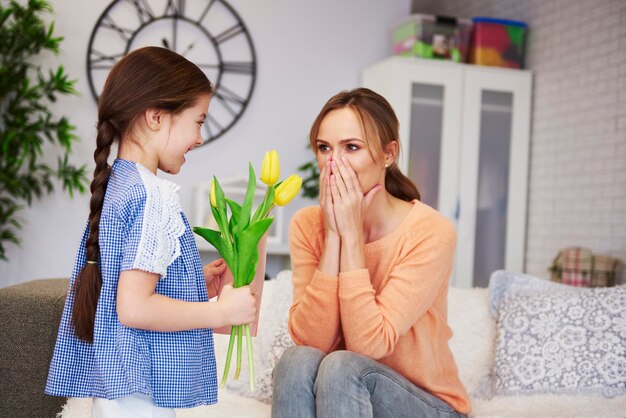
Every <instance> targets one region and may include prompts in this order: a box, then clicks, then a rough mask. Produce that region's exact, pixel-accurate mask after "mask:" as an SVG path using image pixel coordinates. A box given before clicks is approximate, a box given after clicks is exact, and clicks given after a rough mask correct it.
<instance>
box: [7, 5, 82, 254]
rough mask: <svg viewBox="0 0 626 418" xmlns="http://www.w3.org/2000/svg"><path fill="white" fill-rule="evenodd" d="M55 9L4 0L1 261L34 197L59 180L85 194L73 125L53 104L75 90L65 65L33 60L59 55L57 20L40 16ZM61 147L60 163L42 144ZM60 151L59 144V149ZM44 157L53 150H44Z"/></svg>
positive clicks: (64, 185)
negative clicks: (44, 66) (53, 162)
mask: <svg viewBox="0 0 626 418" xmlns="http://www.w3.org/2000/svg"><path fill="white" fill-rule="evenodd" d="M45 13H52V6H51V5H50V3H48V2H47V1H45V0H29V1H28V3H27V4H23V2H22V4H20V3H18V2H17V1H15V0H10V1H9V2H6V1H1V0H0V259H3V260H6V259H7V257H6V248H5V245H6V244H7V243H9V242H12V243H14V244H19V243H20V239H19V237H18V230H19V229H20V228H21V226H22V224H21V221H20V220H19V217H18V213H19V211H20V210H21V209H22V208H24V205H25V204H26V205H30V204H31V203H32V201H33V198H40V197H41V196H42V195H43V194H44V193H50V192H51V191H53V190H54V183H53V180H55V179H58V180H60V181H61V183H62V185H63V189H64V190H66V191H67V192H68V193H69V194H70V196H73V194H74V192H75V191H79V192H81V193H82V192H84V190H85V184H86V181H87V178H86V176H85V171H86V167H85V166H84V165H83V166H81V167H75V166H73V165H71V164H70V163H69V161H68V156H69V154H70V153H71V151H72V145H73V141H75V140H76V139H77V137H76V136H75V135H74V133H73V132H74V130H75V127H74V126H73V125H71V124H70V123H69V121H68V120H67V118H65V117H55V116H54V115H53V113H52V112H51V111H50V109H49V107H48V106H49V104H50V103H51V102H55V101H56V99H57V95H59V94H77V92H76V90H74V83H75V81H72V80H68V78H67V75H66V74H65V72H64V69H63V66H59V67H57V68H56V69H50V70H48V73H47V74H45V73H44V71H42V70H41V68H40V67H39V66H38V65H36V64H35V63H34V62H33V61H32V58H33V57H35V56H37V55H38V54H39V53H41V52H43V51H50V52H52V53H54V54H58V53H59V45H60V43H61V41H62V40H63V38H60V37H54V36H53V31H54V23H50V24H46V23H45V22H44V21H43V20H42V18H41V15H43V14H45ZM46 142H48V143H53V144H55V145H56V146H60V147H59V148H60V149H59V150H58V151H59V154H60V155H59V156H58V159H57V167H56V168H53V167H51V166H50V165H48V164H47V163H46V162H44V161H42V159H43V157H44V145H45V144H46ZM55 149H56V147H55ZM45 152H46V159H48V158H49V155H50V148H49V147H47V148H46V149H45Z"/></svg>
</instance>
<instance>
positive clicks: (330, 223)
mask: <svg viewBox="0 0 626 418" xmlns="http://www.w3.org/2000/svg"><path fill="white" fill-rule="evenodd" d="M331 162H332V159H331V158H330V157H327V159H326V166H324V168H322V170H321V172H320V182H319V184H320V206H321V207H322V214H323V216H324V226H325V227H326V236H327V237H328V236H330V235H331V234H332V235H336V236H339V232H338V230H337V222H336V221H335V210H334V208H333V197H332V192H331V187H330V174H331V170H330V164H331Z"/></svg>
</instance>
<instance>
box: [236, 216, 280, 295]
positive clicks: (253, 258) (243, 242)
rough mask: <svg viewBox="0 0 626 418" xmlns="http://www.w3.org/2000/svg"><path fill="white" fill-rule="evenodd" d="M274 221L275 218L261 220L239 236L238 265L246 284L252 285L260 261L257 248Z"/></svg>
mask: <svg viewBox="0 0 626 418" xmlns="http://www.w3.org/2000/svg"><path fill="white" fill-rule="evenodd" d="M273 221H274V218H265V219H261V220H260V221H258V222H256V223H253V224H252V225H250V226H249V227H248V228H246V229H244V230H243V231H241V232H240V233H239V234H238V238H239V240H238V241H239V247H238V252H239V260H237V263H238V264H239V272H240V273H241V275H240V278H241V279H242V280H244V281H245V283H244V284H250V282H252V279H253V278H254V274H255V272H256V265H257V262H258V259H259V253H258V249H257V247H258V245H259V241H260V240H261V238H262V237H263V235H265V233H266V232H267V230H268V229H269V227H270V225H272V222H273Z"/></svg>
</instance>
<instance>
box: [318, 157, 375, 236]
mask: <svg viewBox="0 0 626 418" xmlns="http://www.w3.org/2000/svg"><path fill="white" fill-rule="evenodd" d="M330 167H331V175H330V190H331V195H332V200H333V208H334V215H335V220H336V225H337V230H338V231H339V235H340V236H341V237H349V236H360V235H361V234H362V233H363V217H364V213H365V210H366V209H367V208H368V206H369V205H370V203H371V202H372V199H373V198H374V196H375V195H376V193H378V191H380V190H382V188H383V186H382V185H380V184H377V185H376V186H374V187H373V188H372V189H371V190H370V191H369V192H367V194H365V195H363V190H362V189H361V184H360V183H359V179H358V178H357V175H356V173H355V172H354V170H353V169H352V166H351V165H350V163H349V162H348V160H347V159H346V158H343V157H342V158H340V159H335V160H333V161H331V165H330Z"/></svg>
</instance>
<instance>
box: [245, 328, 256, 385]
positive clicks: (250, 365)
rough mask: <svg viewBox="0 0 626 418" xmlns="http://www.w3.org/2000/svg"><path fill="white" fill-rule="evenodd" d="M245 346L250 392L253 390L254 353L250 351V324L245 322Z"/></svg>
mask: <svg viewBox="0 0 626 418" xmlns="http://www.w3.org/2000/svg"><path fill="white" fill-rule="evenodd" d="M245 329H246V348H247V350H248V369H249V371H250V392H254V355H253V353H252V338H250V324H246V326H245Z"/></svg>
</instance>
